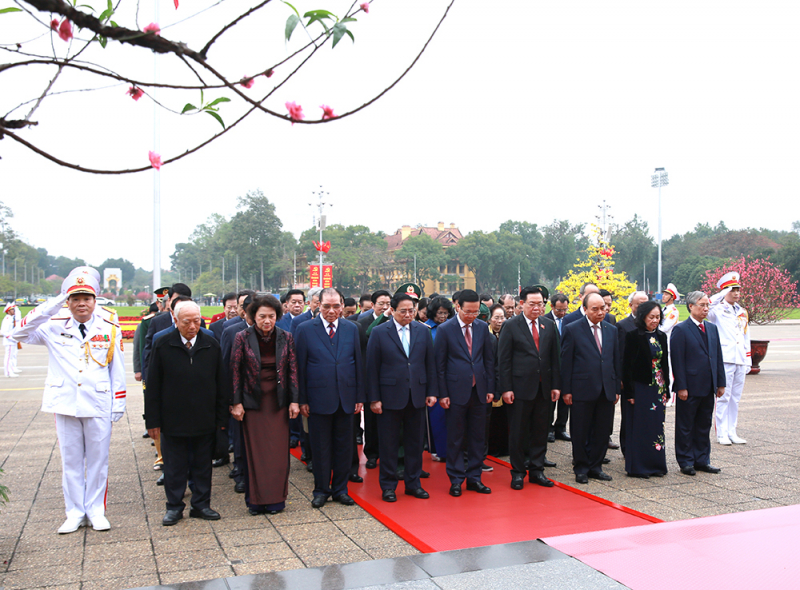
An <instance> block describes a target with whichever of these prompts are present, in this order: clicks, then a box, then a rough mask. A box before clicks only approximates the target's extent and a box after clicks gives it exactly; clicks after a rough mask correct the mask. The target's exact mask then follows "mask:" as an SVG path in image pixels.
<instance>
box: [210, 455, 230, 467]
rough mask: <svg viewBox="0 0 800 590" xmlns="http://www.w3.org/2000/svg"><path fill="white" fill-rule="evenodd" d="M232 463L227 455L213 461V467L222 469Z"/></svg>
mask: <svg viewBox="0 0 800 590" xmlns="http://www.w3.org/2000/svg"><path fill="white" fill-rule="evenodd" d="M230 462H231V458H230V457H229V456H228V455H225V456H224V457H222V458H221V459H214V460H213V461H211V467H222V466H223V465H227V464H228V463H230Z"/></svg>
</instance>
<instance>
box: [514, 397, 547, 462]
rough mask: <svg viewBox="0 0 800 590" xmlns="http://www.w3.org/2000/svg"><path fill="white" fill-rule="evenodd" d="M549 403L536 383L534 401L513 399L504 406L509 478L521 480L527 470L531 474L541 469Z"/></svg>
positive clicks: (545, 447) (545, 451)
mask: <svg viewBox="0 0 800 590" xmlns="http://www.w3.org/2000/svg"><path fill="white" fill-rule="evenodd" d="M550 404H551V402H550V399H549V398H547V397H545V395H544V392H543V391H542V385H541V383H540V384H539V391H538V392H537V394H536V397H535V398H533V399H531V400H526V399H519V398H516V399H514V403H513V404H509V405H508V452H509V455H510V459H511V475H512V477H513V476H520V475H521V476H522V477H525V473H527V472H528V471H529V470H530V472H531V473H535V472H537V471H538V472H539V473H542V471H543V470H544V458H545V455H546V454H547V432H548V426H549V424H550V422H549V417H550ZM526 454H527V455H529V457H528V460H529V461H530V467H529V468H528V469H526V468H525V462H526V457H525V456H526Z"/></svg>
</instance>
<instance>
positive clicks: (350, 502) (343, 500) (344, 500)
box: [333, 494, 356, 506]
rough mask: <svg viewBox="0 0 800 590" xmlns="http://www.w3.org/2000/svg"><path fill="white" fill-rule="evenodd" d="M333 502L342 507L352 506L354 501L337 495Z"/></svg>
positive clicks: (348, 497) (344, 495)
mask: <svg viewBox="0 0 800 590" xmlns="http://www.w3.org/2000/svg"><path fill="white" fill-rule="evenodd" d="M333 501H334V502H339V504H341V505H342V506H354V505H355V503H356V501H355V500H353V498H351V497H350V496H348V495H347V494H339V495H338V496H336V497H335V498H334V499H333Z"/></svg>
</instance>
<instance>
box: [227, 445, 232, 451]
mask: <svg viewBox="0 0 800 590" xmlns="http://www.w3.org/2000/svg"><path fill="white" fill-rule="evenodd" d="M228 452H229V453H232V452H233V445H228Z"/></svg>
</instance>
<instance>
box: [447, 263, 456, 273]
mask: <svg viewBox="0 0 800 590" xmlns="http://www.w3.org/2000/svg"><path fill="white" fill-rule="evenodd" d="M447 274H449V275H454V274H456V265H455V264H452V263H451V264H448V265H447Z"/></svg>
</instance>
